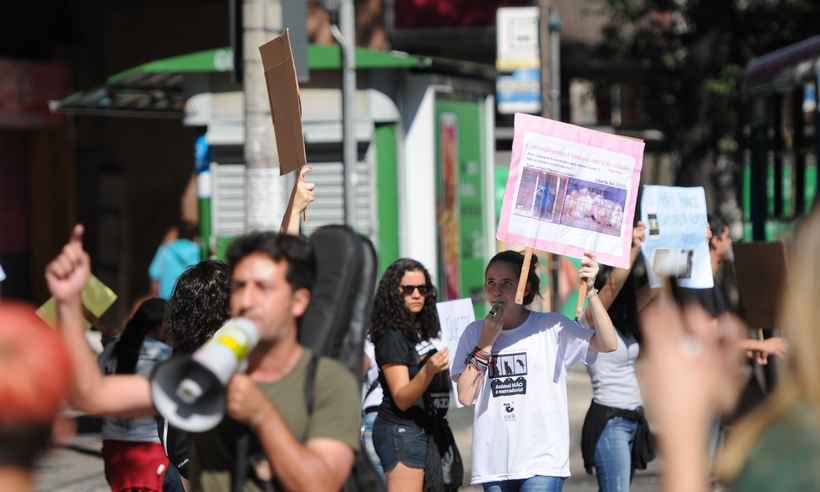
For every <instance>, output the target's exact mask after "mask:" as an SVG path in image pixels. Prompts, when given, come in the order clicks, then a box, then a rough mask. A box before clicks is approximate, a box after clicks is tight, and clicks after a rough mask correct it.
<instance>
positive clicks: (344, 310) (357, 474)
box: [299, 225, 385, 492]
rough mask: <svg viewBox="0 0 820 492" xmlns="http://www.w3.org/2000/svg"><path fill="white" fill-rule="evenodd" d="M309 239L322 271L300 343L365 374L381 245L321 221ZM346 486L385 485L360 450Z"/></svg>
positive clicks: (380, 487)
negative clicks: (368, 336) (367, 338)
mask: <svg viewBox="0 0 820 492" xmlns="http://www.w3.org/2000/svg"><path fill="white" fill-rule="evenodd" d="M308 241H309V242H310V244H311V246H313V250H314V252H315V254H316V262H317V266H316V272H317V277H316V282H315V284H314V287H313V291H312V292H311V300H310V305H309V306H308V310H307V312H306V313H305V314H304V315H303V316H302V319H301V322H300V326H299V343H301V344H302V345H304V346H305V347H309V348H310V349H311V350H313V351H314V353H316V354H318V355H321V356H325V357H332V358H334V359H336V360H338V361H340V362H341V363H342V364H344V365H345V366H346V367H347V368H348V369H350V371H351V372H352V373H353V374H354V375H355V376H356V379H361V375H362V358H363V355H364V339H365V337H366V336H367V332H368V328H369V325H370V310H371V307H372V300H373V293H374V291H375V288H376V276H377V274H378V272H377V269H378V261H377V256H376V250H375V248H374V247H373V243H371V242H370V240H369V239H367V238H366V237H364V236H362V235H360V234H358V233H356V232H355V231H354V230H353V229H351V228H350V227H347V226H342V225H328V226H323V227H320V228H319V229H317V230H316V231H314V232H313V234H312V235H311V236H310V238H309V239H308ZM343 490H344V491H345V492H355V491H381V490H385V486H384V484H383V483H382V481H381V480H380V479H379V476H378V474H377V473H376V471H375V470H374V469H373V466H372V465H371V464H370V461H369V460H368V458H367V456H366V455H365V453H364V452H363V451H361V450H359V451H358V452H357V453H356V460H355V461H354V463H353V470H352V471H351V472H350V477H349V478H348V480H347V482H346V483H345V486H344V488H343Z"/></svg>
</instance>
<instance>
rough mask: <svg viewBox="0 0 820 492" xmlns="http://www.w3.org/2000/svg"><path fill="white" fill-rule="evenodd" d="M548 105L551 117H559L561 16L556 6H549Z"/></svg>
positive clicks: (558, 118) (556, 118) (555, 118)
mask: <svg viewBox="0 0 820 492" xmlns="http://www.w3.org/2000/svg"><path fill="white" fill-rule="evenodd" d="M549 33H550V46H549V49H550V88H549V89H550V94H549V95H550V106H551V108H550V109H551V111H550V112H551V113H552V119H554V120H560V119H561V18H560V16H559V14H558V7H554V6H553V7H550V17H549Z"/></svg>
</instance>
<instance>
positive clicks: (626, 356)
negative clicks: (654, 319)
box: [581, 224, 654, 492]
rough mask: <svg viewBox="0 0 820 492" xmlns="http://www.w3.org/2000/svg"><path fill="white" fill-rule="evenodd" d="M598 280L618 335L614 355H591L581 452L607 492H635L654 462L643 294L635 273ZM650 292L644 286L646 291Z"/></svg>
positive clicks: (634, 257) (635, 245)
mask: <svg viewBox="0 0 820 492" xmlns="http://www.w3.org/2000/svg"><path fill="white" fill-rule="evenodd" d="M645 233H646V229H645V227H644V226H643V224H639V225H638V226H637V227H635V228H634V230H633V232H632V248H631V251H630V262H631V264H632V265H634V264H635V262H636V261H638V258H639V257H640V252H641V244H642V242H643V240H644V237H645ZM607 272H608V275H604V274H602V275H599V276H598V281H597V282H596V284H597V287H598V288H600V293H599V297H600V299H601V302H602V303H603V305H604V306H605V307H606V308H607V312H608V313H609V316H610V319H612V323H613V325H614V326H615V330H616V331H617V334H618V339H617V342H618V347H617V349H616V350H615V351H614V352H611V353H604V354H599V353H594V352H590V354H589V356H588V357H587V372H588V373H589V377H590V380H591V382H592V402H591V403H590V407H589V410H588V411H587V414H586V417H585V418H584V426H583V429H582V431H581V451H582V454H583V458H584V467H585V469H586V471H587V473H591V472H592V470H593V469H594V472H595V477H596V479H597V481H598V489H599V490H600V491H601V492H615V491H618V492H624V491H628V490H629V486H630V483H631V482H632V477H633V476H634V473H635V470H636V469H645V468H646V465H647V463H648V462H649V461H651V460H652V459H653V458H654V446H653V443H652V439H651V434H650V430H649V425H648V423H647V421H646V418H645V416H644V412H643V401H642V400H641V393H640V389H639V387H638V380H637V378H636V376H635V361H636V360H637V358H638V355H639V353H640V343H639V342H640V333H639V325H638V302H637V297H638V294H639V291H638V289H637V287H636V286H637V279H636V278H635V275H633V272H632V270H631V269H624V268H615V269H611V268H610V269H608V270H607ZM643 289H645V287H644V288H642V290H643Z"/></svg>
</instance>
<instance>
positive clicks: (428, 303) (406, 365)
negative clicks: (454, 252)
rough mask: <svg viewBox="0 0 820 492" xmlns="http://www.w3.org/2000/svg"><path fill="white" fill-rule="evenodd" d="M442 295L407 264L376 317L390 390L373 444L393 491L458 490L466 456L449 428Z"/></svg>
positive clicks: (396, 268) (415, 265)
mask: <svg viewBox="0 0 820 492" xmlns="http://www.w3.org/2000/svg"><path fill="white" fill-rule="evenodd" d="M435 302H436V293H435V289H434V288H433V285H432V282H431V281H430V274H429V273H428V272H427V269H426V268H424V266H423V265H422V264H421V263H419V262H418V261H415V260H412V259H407V258H401V259H398V260H396V261H394V262H393V263H392V264H391V265H390V266H389V267H387V270H385V272H384V275H383V276H382V279H381V281H380V282H379V287H378V289H377V291H376V296H375V298H374V301H373V311H372V314H371V317H370V338H371V340H373V345H374V346H375V352H376V362H377V364H378V366H379V381H380V384H381V386H382V388H384V389H385V391H384V397H383V400H382V403H381V405H380V406H379V411H378V416H377V417H376V422H375V424H374V426H373V443H374V446H375V448H376V453H377V454H378V456H379V460H380V462H381V465H382V466H383V468H384V471H385V473H386V475H387V486H388V490H390V491H391V492H392V491H410V492H416V491H421V490H422V488H424V490H445V489H452V490H455V489H457V488H458V487H459V486H460V485H461V480H462V471H461V469H460V455H459V453H458V449H457V448H456V445H455V440H454V439H453V437H452V432H451V430H450V426H449V424H448V423H447V420H446V418H445V417H446V414H447V408H448V407H449V402H450V382H449V381H450V380H449V377H448V376H449V373H448V371H447V368H448V366H449V360H448V354H447V349H446V348H444V349H442V350H440V351H439V350H437V349H436V348H435V346H434V344H433V341H434V339H436V338H438V337H439V335H440V333H441V327H440V326H439V320H438V313H437V311H436V305H435Z"/></svg>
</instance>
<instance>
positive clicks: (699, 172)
mask: <svg viewBox="0 0 820 492" xmlns="http://www.w3.org/2000/svg"><path fill="white" fill-rule="evenodd" d="M606 2H607V4H608V7H609V9H610V11H611V18H610V22H609V23H608V25H607V26H606V28H605V36H604V37H605V42H604V43H603V44H602V45H601V47H600V50H601V55H603V56H605V57H607V58H609V59H614V60H624V61H632V62H635V61H637V62H638V63H639V64H640V66H641V67H642V72H643V73H642V77H641V79H642V80H641V102H642V111H643V113H644V114H643V117H644V119H645V121H646V122H647V123H648V124H649V125H651V126H653V127H655V128H658V129H660V130H661V131H662V132H663V133H664V135H665V137H666V140H667V143H668V144H669V145H670V146H671V148H672V149H673V151H674V152H675V153H676V154H677V156H678V159H679V164H680V166H679V168H678V169H679V171H678V176H677V180H678V182H679V183H680V184H706V185H707V186H708V185H709V184H710V183H704V182H703V180H704V178H707V179H712V180H713V181H726V179H725V176H723V178H721V177H720V174H721V173H720V171H721V170H720V169H718V172H715V169H716V167H719V165H718V163H719V161H720V160H721V159H720V156H721V155H723V156H724V157H726V156H727V155H728V156H729V157H731V159H730V162H731V164H732V165H731V166H729V167H734V168H735V169H736V167H737V162H734V161H735V159H734V156H733V155H732V154H731V153H728V154H727V151H731V150H732V149H734V148H736V147H737V145H738V135H739V126H740V125H741V124H742V122H741V119H740V116H741V115H742V109H743V105H744V100H743V98H742V94H741V91H740V88H741V83H742V75H743V70H744V68H745V66H746V64H747V63H748V62H749V61H750V60H751V59H752V58H754V57H756V56H760V55H763V54H766V53H768V52H771V51H773V50H776V49H778V48H782V47H784V46H787V45H789V44H792V43H795V42H798V41H802V40H804V39H806V38H808V37H810V36H812V35H815V34H817V32H818V31H817V21H818V20H819V19H820V2H818V1H817V0H688V1H687V0H606ZM724 160H725V159H724ZM730 171H732V172H730V173H729V174H731V175H736V173H734V172H733V171H734V169H732V170H730ZM724 174H725V173H724ZM711 184H713V185H717V186H716V188H720V186H721V184H720V183H711ZM723 184H724V185H727V186H725V187H727V188H731V187H732V186H733V183H728V184H727V183H723ZM722 198H725V197H722Z"/></svg>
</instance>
